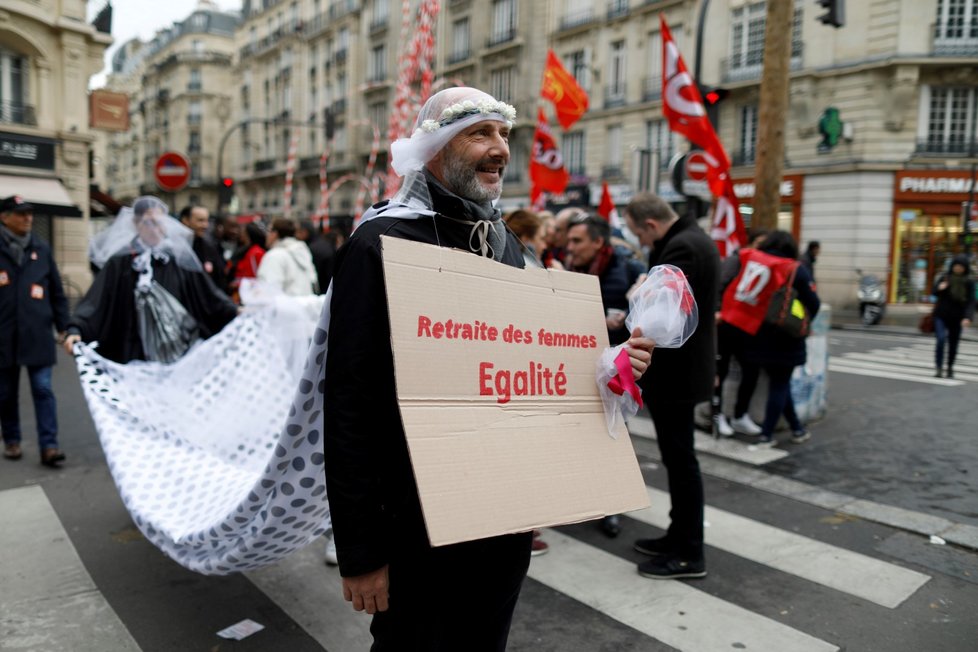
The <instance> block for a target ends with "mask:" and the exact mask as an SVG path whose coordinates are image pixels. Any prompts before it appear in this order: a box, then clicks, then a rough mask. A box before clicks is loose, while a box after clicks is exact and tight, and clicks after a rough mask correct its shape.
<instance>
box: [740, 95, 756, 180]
mask: <svg viewBox="0 0 978 652" xmlns="http://www.w3.org/2000/svg"><path fill="white" fill-rule="evenodd" d="M756 147H757V106H756V105H753V104H751V105H748V106H743V107H741V108H740V156H735V157H734V158H735V159H736V160H735V161H734V163H736V164H738V165H743V164H744V163H753V162H754V157H755V156H756V153H757V152H756Z"/></svg>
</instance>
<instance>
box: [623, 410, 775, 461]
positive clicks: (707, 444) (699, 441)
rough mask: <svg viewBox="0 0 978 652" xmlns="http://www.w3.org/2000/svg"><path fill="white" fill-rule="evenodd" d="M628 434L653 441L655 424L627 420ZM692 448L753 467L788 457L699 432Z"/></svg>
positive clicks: (646, 420)
mask: <svg viewBox="0 0 978 652" xmlns="http://www.w3.org/2000/svg"><path fill="white" fill-rule="evenodd" d="M628 432H629V433H630V434H632V435H634V436H636V437H642V438H643V439H651V440H652V441H655V424H653V423H652V419H649V418H647V417H640V416H634V417H632V418H631V419H629V420H628ZM693 448H695V449H696V450H697V451H699V452H702V453H711V454H713V455H719V456H720V457H725V458H727V459H729V460H737V461H738V462H746V463H747V464H753V465H754V466H760V465H763V464H768V463H770V462H774V461H776V460H780V459H781V458H782V457H787V456H788V451H785V450H781V449H779V448H766V447H761V446H755V445H753V444H745V443H744V442H742V441H740V440H739V439H727V438H725V437H721V438H719V439H714V438H713V435H710V434H707V433H704V432H700V431H699V430H697V431H696V432H695V433H693Z"/></svg>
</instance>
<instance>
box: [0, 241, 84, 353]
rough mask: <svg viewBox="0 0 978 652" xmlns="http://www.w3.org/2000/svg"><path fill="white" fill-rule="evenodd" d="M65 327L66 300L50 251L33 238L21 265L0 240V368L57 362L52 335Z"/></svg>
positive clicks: (66, 314)
mask: <svg viewBox="0 0 978 652" xmlns="http://www.w3.org/2000/svg"><path fill="white" fill-rule="evenodd" d="M67 323H68V299H67V297H65V292H64V288H63V287H62V285H61V275H60V274H59V273H58V266H57V265H56V264H55V262H54V256H53V255H52V254H51V247H49V246H48V244H47V243H45V242H43V241H42V240H40V239H39V238H38V237H37V236H35V235H32V236H31V239H30V243H29V244H28V246H27V249H26V250H25V251H24V260H23V262H22V264H21V265H17V264H16V263H15V262H14V257H13V253H12V252H11V251H10V248H9V246H8V245H7V241H6V240H5V239H4V238H3V237H0V368H7V367H13V366H18V365H22V366H30V367H46V366H50V365H53V364H54V363H55V360H56V356H55V348H54V333H53V332H52V331H51V327H52V326H54V328H55V330H57V331H59V332H60V331H63V330H65V327H66V325H67Z"/></svg>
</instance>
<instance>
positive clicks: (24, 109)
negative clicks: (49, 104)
mask: <svg viewBox="0 0 978 652" xmlns="http://www.w3.org/2000/svg"><path fill="white" fill-rule="evenodd" d="M0 122H6V123H12V124H19V125H30V126H32V127H33V126H36V125H37V114H36V113H35V112H34V106H33V105H31V104H24V103H23V102H13V101H9V100H3V101H0Z"/></svg>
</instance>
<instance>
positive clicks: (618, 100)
mask: <svg viewBox="0 0 978 652" xmlns="http://www.w3.org/2000/svg"><path fill="white" fill-rule="evenodd" d="M624 104H625V82H621V83H618V84H614V85H612V86H609V87H607V88H605V89H604V108H606V109H610V108H613V107H616V106H624Z"/></svg>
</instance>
